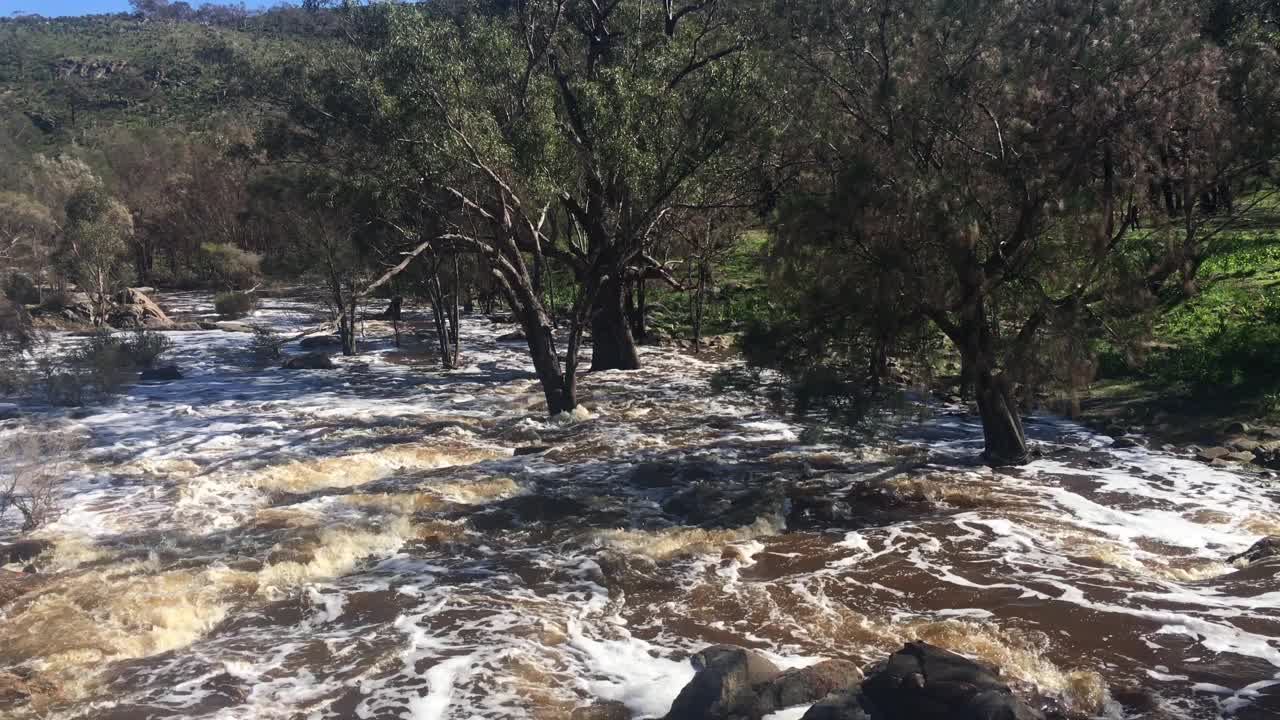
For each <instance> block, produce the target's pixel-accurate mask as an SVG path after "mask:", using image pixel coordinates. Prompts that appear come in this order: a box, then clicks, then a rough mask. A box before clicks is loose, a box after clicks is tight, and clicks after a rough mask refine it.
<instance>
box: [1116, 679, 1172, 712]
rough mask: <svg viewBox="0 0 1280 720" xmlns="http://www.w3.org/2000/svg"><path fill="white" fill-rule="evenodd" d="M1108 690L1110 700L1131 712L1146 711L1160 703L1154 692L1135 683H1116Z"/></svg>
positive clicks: (1153, 708)
mask: <svg viewBox="0 0 1280 720" xmlns="http://www.w3.org/2000/svg"><path fill="white" fill-rule="evenodd" d="M1109 692H1110V693H1111V699H1112V700H1115V701H1116V702H1118V703H1120V705H1121V707H1123V708H1124V709H1125V710H1128V711H1129V712H1131V713H1148V712H1151V711H1152V710H1155V709H1156V708H1157V707H1158V706H1159V704H1160V702H1159V700H1158V699H1157V698H1156V694H1155V693H1154V692H1152V691H1151V690H1150V689H1148V688H1145V687H1142V686H1141V685H1138V684H1136V683H1134V684H1129V685H1117V686H1114V687H1112V688H1110V690H1109Z"/></svg>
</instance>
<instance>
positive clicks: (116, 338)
mask: <svg viewBox="0 0 1280 720" xmlns="http://www.w3.org/2000/svg"><path fill="white" fill-rule="evenodd" d="M172 348H173V341H172V340H170V339H169V338H168V337H166V336H165V335H163V334H161V333H158V332H155V331H154V330H143V329H139V330H135V331H133V332H131V333H127V334H119V335H117V334H113V333H111V332H110V331H107V330H100V331H98V332H95V333H93V334H92V335H89V336H88V337H87V338H85V341H84V342H83V343H82V344H81V345H80V346H79V347H77V348H76V349H75V350H73V351H72V352H70V353H68V354H67V356H66V357H65V359H64V360H62V361H59V360H55V359H52V358H49V357H44V358H41V360H40V361H39V362H38V363H37V368H38V370H39V373H40V375H41V377H42V379H43V382H44V387H45V394H46V396H47V397H48V400H49V402H50V403H52V404H54V405H83V404H84V403H85V401H86V400H87V399H88V398H89V396H90V394H91V393H92V392H96V393H98V394H100V395H108V394H111V393H114V392H116V391H118V390H119V389H120V388H121V387H122V386H123V385H125V384H126V383H128V382H129V381H130V380H132V379H133V378H134V376H135V374H136V373H137V372H138V370H139V369H141V368H148V367H152V366H154V365H155V363H156V361H157V360H159V359H160V358H161V357H162V356H163V355H164V354H165V353H167V352H169V351H170V350H171V349H172Z"/></svg>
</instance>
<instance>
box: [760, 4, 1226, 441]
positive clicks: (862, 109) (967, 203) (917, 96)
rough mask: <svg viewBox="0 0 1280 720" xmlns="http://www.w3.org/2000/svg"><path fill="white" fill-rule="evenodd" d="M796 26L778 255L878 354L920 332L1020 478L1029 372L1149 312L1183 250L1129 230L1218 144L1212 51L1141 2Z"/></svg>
mask: <svg viewBox="0 0 1280 720" xmlns="http://www.w3.org/2000/svg"><path fill="white" fill-rule="evenodd" d="M792 9H793V12H791V13H789V14H788V17H787V20H788V23H789V30H790V32H789V35H788V39H787V42H785V43H781V44H779V46H778V47H777V49H776V50H777V52H778V54H779V57H781V58H786V59H787V60H789V61H790V62H789V63H788V64H787V65H786V68H787V69H788V70H789V71H791V72H794V73H795V74H794V75H793V76H791V77H792V78H793V79H792V82H794V83H797V87H803V88H809V89H811V90H812V91H813V92H812V95H811V96H810V100H809V102H807V103H797V104H796V105H797V106H798V107H799V108H800V109H801V111H802V114H799V115H797V118H796V120H797V122H801V123H804V124H805V125H806V126H807V127H808V128H810V130H811V132H810V135H809V136H808V138H807V139H806V141H807V143H808V147H809V148H810V152H811V165H810V167H809V168H808V170H807V171H806V173H805V175H804V177H803V179H802V181H801V182H800V184H799V188H798V190H797V192H796V193H795V194H793V195H792V196H791V198H790V199H789V201H788V203H787V206H786V207H784V209H783V211H782V212H781V213H780V215H779V228H778V229H779V238H780V240H779V242H780V245H781V247H782V251H783V253H784V254H786V253H787V252H790V254H792V255H793V256H794V257H801V258H808V259H809V260H810V261H816V262H817V263H818V265H817V266H815V265H813V264H809V265H808V267H810V268H814V267H817V268H818V269H817V271H818V272H827V273H830V274H837V275H842V276H844V277H847V278H849V283H850V284H852V285H861V286H862V287H861V288H860V289H859V292H858V293H856V294H855V297H856V302H858V303H860V304H862V305H863V306H864V309H863V310H862V311H861V313H860V314H861V317H863V318H864V323H875V324H878V329H877V331H876V332H875V333H873V334H875V335H877V336H878V337H877V341H878V342H884V341H886V340H891V338H892V336H893V335H894V334H896V333H898V332H900V331H902V330H905V329H907V328H910V327H914V325H915V324H916V323H918V322H920V321H927V322H929V323H932V324H933V325H934V326H935V327H936V328H937V329H938V330H939V331H941V333H943V334H944V335H945V336H946V337H947V338H948V339H949V340H950V342H951V343H952V345H954V347H955V349H956V351H957V352H958V354H959V355H960V357H961V359H962V364H963V373H964V376H965V378H966V380H968V381H969V382H971V383H972V384H973V386H974V389H975V390H976V399H977V403H978V409H979V412H980V415H981V418H982V424H983V430H984V435H985V440H986V456H987V457H988V458H989V459H990V460H991V461H993V462H1002V463H1003V462H1019V461H1021V460H1023V459H1024V458H1025V457H1026V456H1027V445H1026V440H1025V435H1024V432H1023V427H1022V421H1021V418H1020V408H1019V405H1018V402H1017V399H1016V397H1015V390H1016V386H1017V384H1018V381H1019V380H1020V379H1022V378H1024V377H1025V373H1026V369H1027V368H1029V367H1032V366H1035V365H1037V364H1042V363H1043V362H1044V361H1045V360H1046V358H1045V354H1046V353H1047V354H1051V355H1054V356H1056V359H1059V360H1063V361H1067V360H1074V361H1080V360H1082V356H1083V352H1082V351H1081V348H1080V345H1081V344H1082V343H1081V340H1082V335H1083V330H1084V329H1085V327H1086V326H1087V325H1088V324H1089V323H1095V322H1096V321H1097V320H1098V318H1099V315H1100V313H1101V312H1102V310H1103V308H1104V306H1106V305H1108V304H1110V305H1123V304H1130V305H1132V304H1140V303H1141V302H1143V301H1142V300H1141V299H1140V298H1138V297H1136V295H1137V292H1136V291H1137V289H1139V288H1145V287H1148V286H1151V285H1156V286H1158V285H1160V284H1161V283H1162V282H1163V281H1164V280H1165V279H1166V278H1168V277H1169V274H1170V270H1169V265H1168V263H1166V262H1163V259H1164V258H1163V257H1161V258H1155V257H1152V256H1151V255H1150V253H1151V252H1152V251H1162V250H1166V249H1167V250H1169V254H1172V255H1174V256H1176V255H1178V253H1179V252H1181V251H1180V248H1182V247H1183V245H1184V243H1183V241H1184V240H1187V238H1185V237H1181V236H1177V237H1175V235H1177V228H1173V227H1165V228H1162V233H1163V234H1161V235H1159V236H1158V237H1156V236H1153V235H1152V234H1150V233H1136V232H1134V218H1135V217H1136V216H1137V212H1138V209H1139V208H1143V207H1146V206H1147V204H1149V202H1150V196H1149V192H1148V189H1149V187H1150V184H1151V181H1152V179H1153V177H1154V176H1155V175H1154V173H1155V172H1156V170H1157V168H1158V166H1159V164H1160V158H1159V153H1160V150H1161V148H1165V147H1169V146H1171V145H1178V146H1188V145H1189V144H1190V143H1191V141H1192V140H1194V141H1195V142H1194V145H1195V146H1196V147H1204V146H1205V143H1204V139H1206V138H1207V137H1209V136H1213V135H1215V134H1217V136H1218V137H1222V135H1221V132H1222V131H1223V127H1224V123H1223V120H1222V118H1223V117H1224V115H1225V114H1226V113H1225V112H1224V109H1223V107H1222V105H1221V103H1220V99H1219V96H1218V94H1217V92H1216V87H1217V83H1218V82H1219V80H1220V79H1221V78H1222V77H1223V73H1224V69H1225V63H1224V60H1223V58H1222V55H1221V53H1220V52H1218V50H1217V49H1215V48H1214V47H1212V46H1211V45H1210V44H1208V43H1206V42H1204V41H1203V40H1202V38H1201V37H1200V33H1199V29H1198V27H1197V25H1196V22H1195V20H1194V16H1193V15H1192V14H1191V13H1189V12H1187V8H1186V7H1185V6H1183V5H1182V4H1180V3H1162V2H1153V1H1151V0H1121V1H1120V2H1113V3H1063V2H1057V1H1056V0H1035V1H1033V2H1015V1H1013V0H981V1H979V2H965V3H936V2H931V1H927V0H914V1H908V2H898V1H896V0H895V1H892V2H891V1H890V0H883V1H880V2H869V3H827V2H817V1H816V0H814V1H813V2H807V3H799V4H798V6H795V7H793V8H792ZM1184 157H1185V160H1186V162H1187V164H1188V168H1194V169H1195V170H1196V171H1201V170H1204V169H1206V168H1208V167H1209V166H1210V165H1211V164H1212V160H1211V159H1210V158H1208V157H1207V156H1205V155H1203V154H1200V153H1187V154H1185V155H1184ZM1184 232H1185V229H1184ZM1191 242H1196V241H1195V240H1191ZM1157 260H1160V261H1157ZM824 268H825V270H824ZM886 336H887V337H886ZM1046 343H1049V344H1050V345H1052V349H1051V350H1050V349H1047V348H1046Z"/></svg>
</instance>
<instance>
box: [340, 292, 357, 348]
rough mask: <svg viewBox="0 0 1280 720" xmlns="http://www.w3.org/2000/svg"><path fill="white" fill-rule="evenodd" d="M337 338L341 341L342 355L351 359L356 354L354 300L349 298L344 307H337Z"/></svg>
mask: <svg viewBox="0 0 1280 720" xmlns="http://www.w3.org/2000/svg"><path fill="white" fill-rule="evenodd" d="M338 337H339V338H340V339H341V340H342V354H343V355H345V356H347V357H351V356H352V355H355V354H356V299H355V298H354V297H352V298H350V299H349V300H348V301H347V303H346V304H345V305H344V306H340V307H339V318H338Z"/></svg>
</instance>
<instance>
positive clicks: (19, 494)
mask: <svg viewBox="0 0 1280 720" xmlns="http://www.w3.org/2000/svg"><path fill="white" fill-rule="evenodd" d="M69 449H70V444H69V443H68V442H66V439H65V438H64V437H62V436H60V435H57V434H54V433H30V434H27V435H25V436H21V437H19V438H18V439H16V440H11V441H9V442H7V443H6V444H5V446H4V447H3V448H2V450H3V452H4V456H5V457H6V458H8V460H9V462H7V463H6V464H5V465H4V468H3V470H0V530H4V529H7V528H8V526H10V525H11V524H13V523H15V522H17V521H19V520H20V521H21V524H20V525H19V527H18V530H19V531H20V532H23V533H29V532H31V531H33V530H36V529H38V528H40V527H41V526H42V525H45V524H48V523H50V522H53V521H54V520H56V519H58V516H59V515H61V514H62V509H61V507H60V506H59V502H58V485H59V482H60V479H61V465H62V461H61V459H62V458H63V457H65V455H66V453H67V451H68V450H69ZM10 510H13V511H15V512H10Z"/></svg>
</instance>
